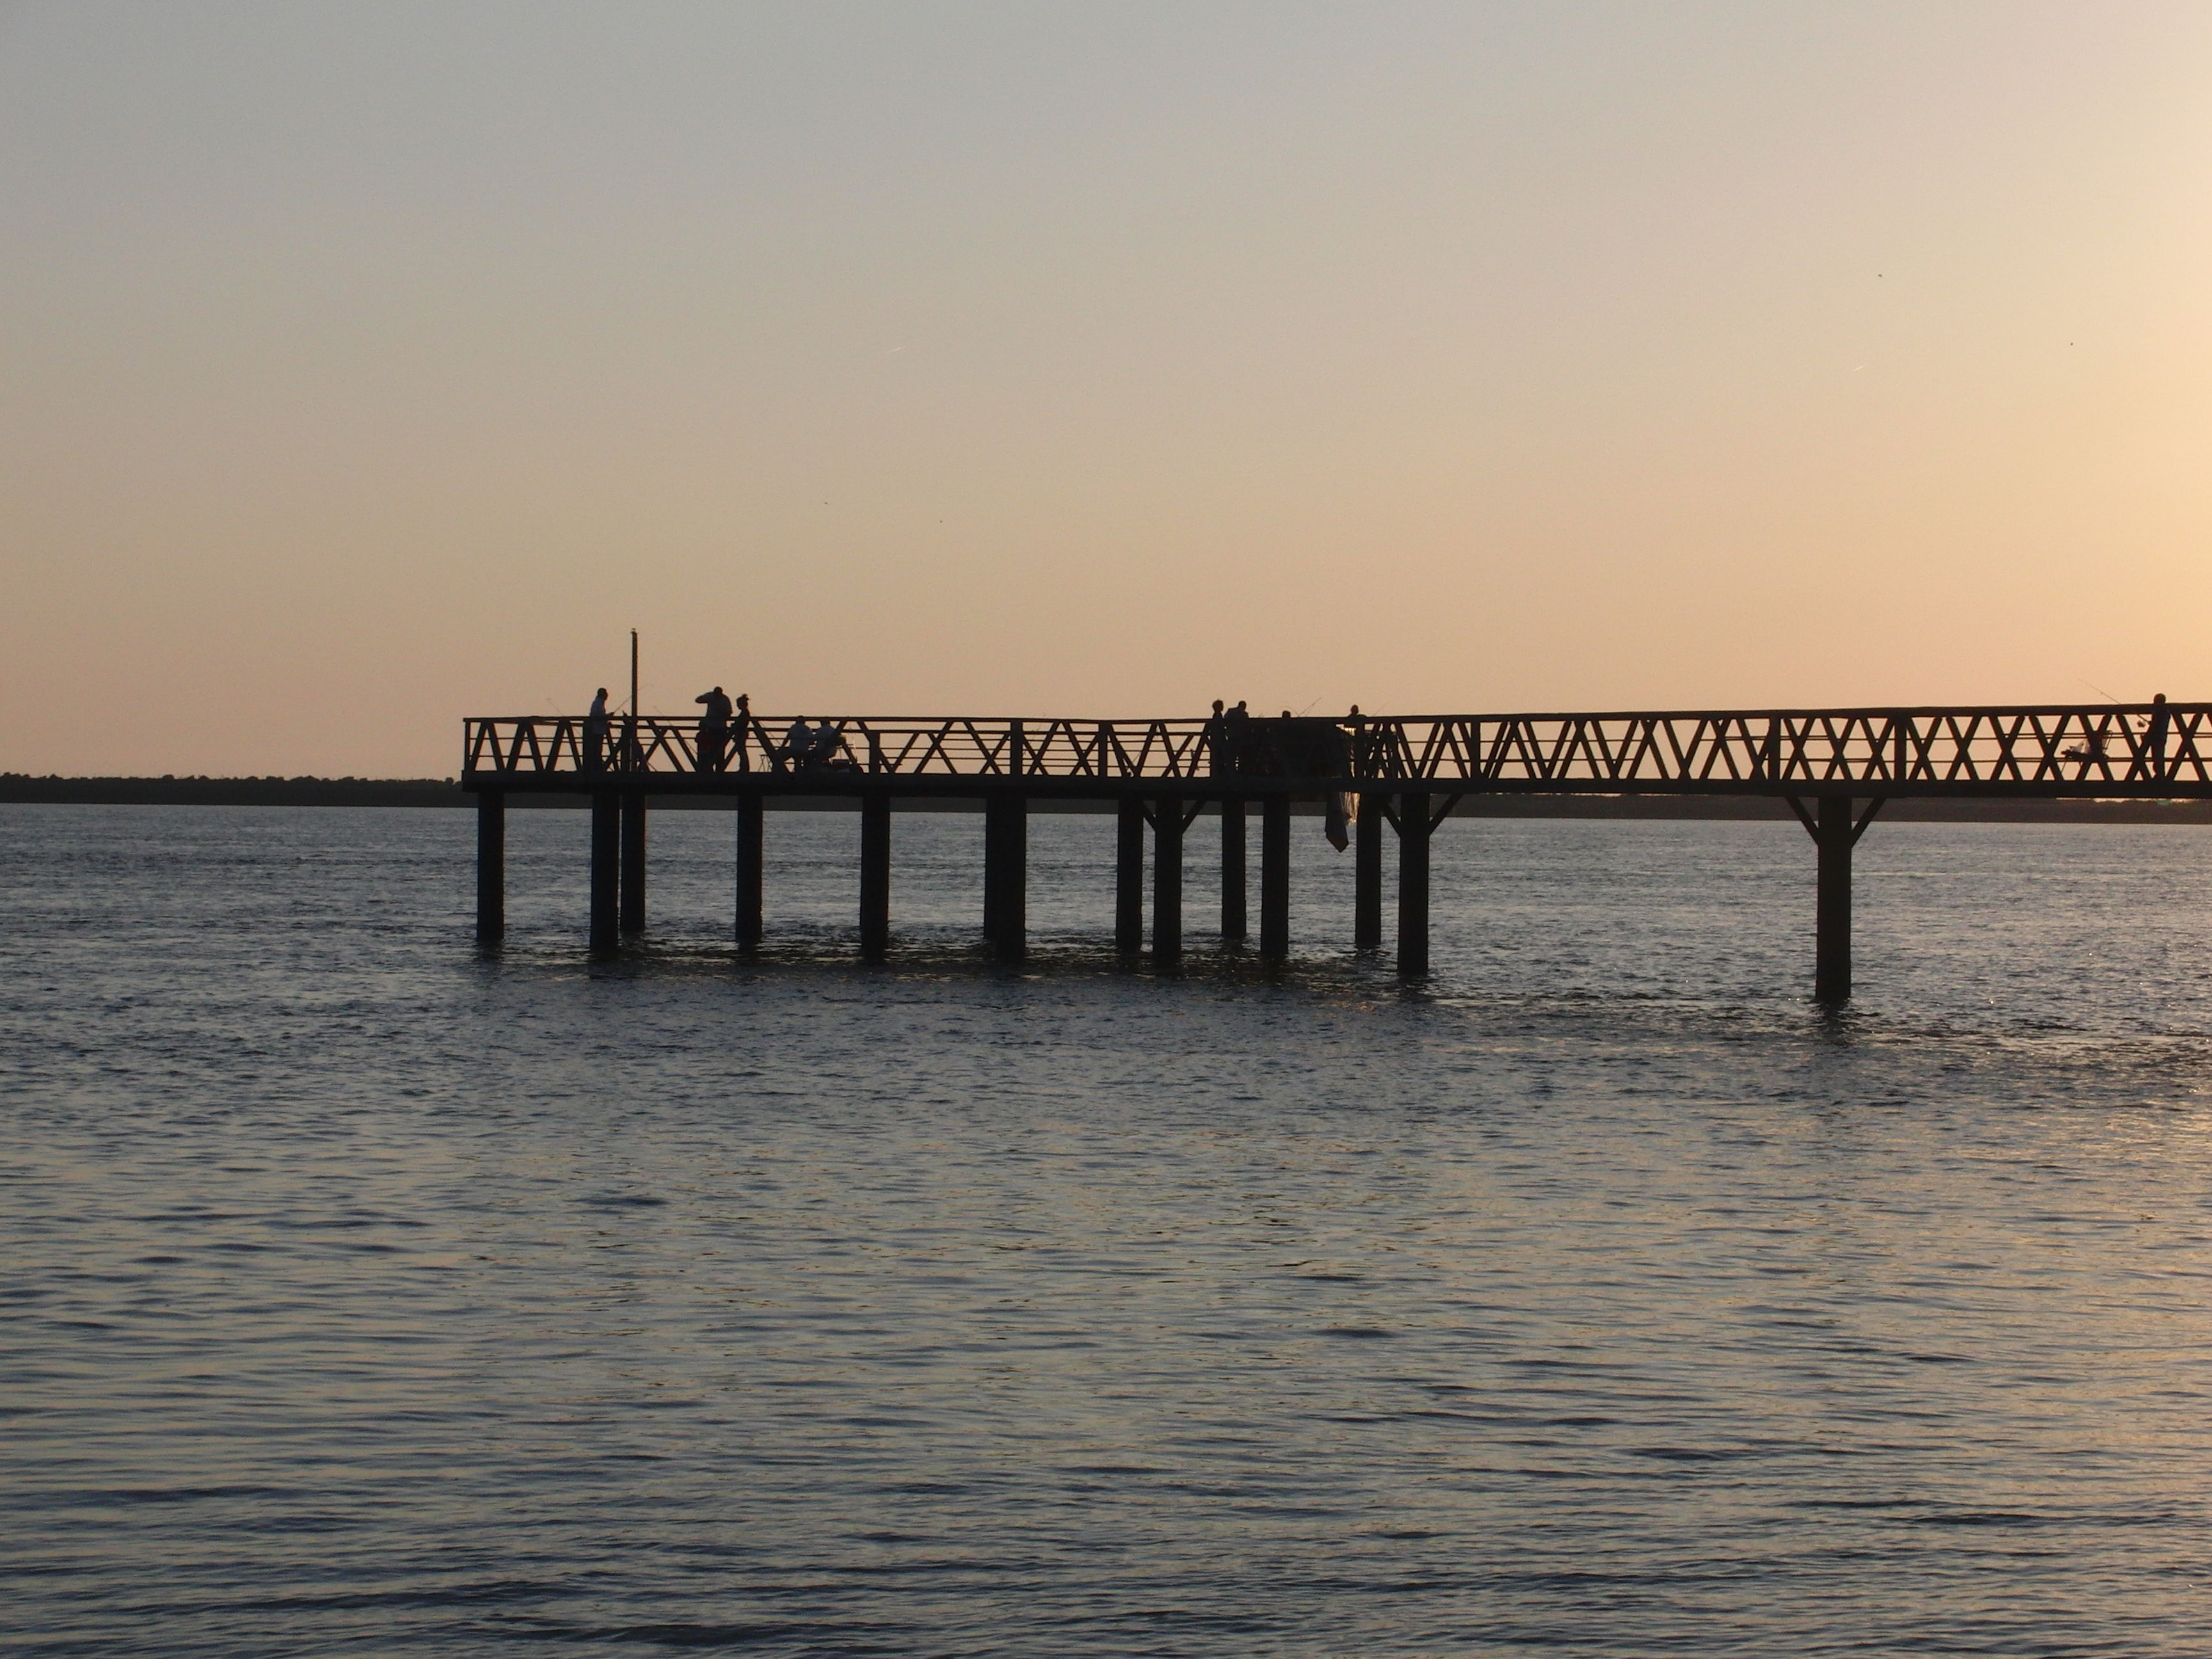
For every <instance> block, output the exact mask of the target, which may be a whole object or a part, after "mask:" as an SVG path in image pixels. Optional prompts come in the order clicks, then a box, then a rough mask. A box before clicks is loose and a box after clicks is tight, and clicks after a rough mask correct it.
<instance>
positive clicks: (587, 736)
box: [584, 685, 607, 772]
mask: <svg viewBox="0 0 2212 1659" xmlns="http://www.w3.org/2000/svg"><path fill="white" fill-rule="evenodd" d="M584 769H585V770H586V772H604V771H605V770H606V769H607V688H606V687H605V686H604V685H603V686H601V687H600V688H599V694H598V695H597V696H594V697H593V698H592V710H591V713H589V714H586V715H585V716H584Z"/></svg>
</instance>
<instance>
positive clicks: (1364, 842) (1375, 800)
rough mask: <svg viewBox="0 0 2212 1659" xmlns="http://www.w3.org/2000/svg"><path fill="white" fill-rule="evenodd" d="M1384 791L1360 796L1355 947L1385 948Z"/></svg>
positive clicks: (1354, 877) (1354, 892)
mask: <svg viewBox="0 0 2212 1659" xmlns="http://www.w3.org/2000/svg"><path fill="white" fill-rule="evenodd" d="M1383 799H1384V798H1383V796H1381V795H1362V796H1361V797H1360V798H1359V822H1358V823H1357V824H1355V825H1354V826H1353V827H1352V949H1353V950H1355V951H1379V950H1381V949H1382V948H1383Z"/></svg>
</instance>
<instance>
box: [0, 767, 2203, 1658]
mask: <svg viewBox="0 0 2212 1659" xmlns="http://www.w3.org/2000/svg"><path fill="white" fill-rule="evenodd" d="M768 828H769V868H768V893H769V915H768V920H769V932H770V942H769V947H768V949H767V950H766V951H764V952H763V955H762V956H761V957H759V958H758V959H757V960H752V961H746V960H741V959H740V958H738V956H737V955H736V954H735V952H734V951H732V948H731V946H730V944H729V933H730V921H731V909H732V819H731V817H729V816H728V815H727V814H724V813H708V812H683V813H679V812H667V813H663V814H659V815H657V816H656V817H655V818H654V819H653V828H652V834H653V889H652V894H651V904H652V931H651V933H650V934H649V936H648V938H647V940H646V942H645V943H644V944H643V945H642V946H641V948H640V949H639V950H638V951H636V952H635V954H634V955H632V956H631V957H629V959H627V960H624V961H623V962H621V963H611V964H606V965H593V964H591V963H587V962H586V959H585V957H584V954H583V951H582V948H581V945H582V940H581V936H580V935H581V923H582V921H583V916H584V903H585V879H584V878H585V858H586V840H587V833H586V820H585V818H584V817H583V815H581V814H578V813H573V812H562V811H535V812H532V811H517V812H514V813H512V814H510V817H509V840H510V856H509V869H508V880H509V887H510V895H511V896H510V901H509V914H510V917H511V923H512V933H511V935H510V938H509V939H508V941H507V946H506V948H505V949H504V950H503V951H499V952H497V953H493V954H486V953H483V952H480V951H478V950H477V948H476V947H475V946H474V945H472V943H471V939H470V925H471V919H472V918H471V907H472V885H471V884H472V875H471V859H472V854H473V847H474V823H473V820H472V819H471V817H470V816H469V815H468V814H466V813H465V812H452V811H370V810H356V811H313V810H281V809H279V810H254V809H183V808H123V807H118V808H91V807H8V808H0V837H4V847H5V850H6V857H5V860H4V862H0V890H4V894H5V898H4V902H0V1125H4V1134H5V1141H4V1158H0V1173H4V1179H5V1186H4V1190H0V1298H4V1300H0V1412H4V1418H0V1649H4V1650H6V1651H9V1652H14V1653H22V1654H26V1655H31V1654H38V1655H52V1654H87V1655H90V1654H100V1655H109V1654H161V1655H241V1656H246V1655H250V1656H272V1659H274V1656H301V1655H324V1654H330V1655H338V1654H347V1655H352V1654H360V1655H368V1654H404V1655H413V1654H422V1655H459V1654H534V1653H544V1654H592V1655H599V1654H607V1655H625V1656H627V1655H655V1654H669V1653H675V1652H690V1651H700V1650H706V1651H730V1652H739V1653H745V1654H758V1655H791V1656H800V1655H824V1656H826V1655H921V1656H954V1655H962V1656H966V1655H1000V1654H1004V1655H1021V1656H1060V1655H1068V1656H1074V1655H1083V1656H1092V1655H1100V1656H1103V1655H1155V1654H1157V1655H1191V1656H1213V1655H1220V1656H1246V1655H1297V1656H1353V1655H1358V1656H1369V1655H1374V1656H1396V1655H1407V1656H1410V1655H1469V1654H1472V1655H1487V1654H1517V1653H1534V1652H1547V1653H1559V1654H1570V1655H1620V1656H1630V1655H1652V1654H1672V1653H1682V1654H1689V1653H1697V1654H1701V1655H1712V1654H1722V1655H1728V1654H1742V1655H1760V1656H1765V1655H1793V1656H1794V1655H1829V1654H1838V1655H1839V1654H1852V1655H1863V1654H1891V1653H1898V1654H1907V1653H1912V1654H1917V1653H1978V1654H2053V1655H2057V1654H2064V1655H2081V1654H2116V1655H2117V1654H2125V1655H2167V1654H2171V1655H2185V1654H2187V1655H2198V1654H2202V1653H2203V1652H2204V1651H2205V1650H2206V1648H2207V1638H2206V1635H2205V1632H2207V1631H2208V1630H2212V1595H2209V1594H2208V1590H2207V1589H2206V1583H2207V1580H2208V1578H2212V1526H2208V1519H2209V1518H2212V1516H2208V1478H2212V1411H2208V1407H2212V1305H2208V1292H2209V1291H2212V1280H2208V1273H2212V1213H2208V1209H2209V1208H2212V1135H2208V1129H2209V1128H2212V1112H2208V1109H2207V1108H2208V1100H2207V1094H2206V1090H2207V1087H2208V1083H2212V836H2208V835H2207V834H2206V833H2205V832H2203V831H2202V830H2199V829H2185V828H2148V827H2071V826H2049V827H2043V826H2003V827H1999V826H1973V825H1935V824H1887V823H1881V822H1879V821H1878V822H1877V823H1875V826H1874V828H1873V829H1871V830H1870V831H1869V834H1868V836H1867V837H1866V839H1865V840H1864V841H1863V842H1862V843H1861V844H1860V849H1859V876H1858V909H1859V933H1858V940H1857V945H1858V951H1857V960H1858V972H1859V981H1860V995H1859V997H1858V1000H1857V1002H1856V1003H1855V1004H1854V1005H1853V1006H1852V1007H1851V1008H1850V1012H1846V1013H1843V1014H1831V1013H1824V1012H1821V1011H1820V1010H1819V1009H1817V1008H1816V1007H1814V1006H1811V1005H1810V1004H1808V1001H1807V1000H1805V992H1806V990H1807V987H1808V980H1809V975H1810V969H1811V939H1810V922H1811V912H1812V898H1813V891H1812V887H1813V880H1812V878H1813V868H1812V866H1813V859H1812V849H1811V846H1810V843H1809V842H1808V840H1807V838H1806V836H1804V834H1803V833H1802V830H1800V829H1798V828H1797V827H1796V825H1795V824H1794V823H1786V822H1785V823H1601V822H1541V821H1526V820H1522V821H1497V820H1492V821H1481V820H1456V821H1454V822H1451V823H1447V824H1445V825H1444V826H1443V828H1442V829H1440V830H1439V831H1438V834H1437V844H1436V876H1435V893H1436V902H1435V938H1436V946H1435V962H1436V971H1435V973H1434V974H1433V975H1431V977H1430V978H1429V979H1427V980H1426V981H1424V982H1422V983H1420V984H1419V985H1413V986H1408V985H1402V984H1401V983H1400V982H1399V981H1397V979H1396V978H1395V975H1393V973H1392V972H1391V969H1390V964H1389V958H1388V956H1387V954H1386V955H1384V956H1383V957H1380V958H1379V959H1375V960H1368V959H1364V958H1362V957H1359V956H1358V955H1356V954H1355V953H1353V952H1352V951H1351V950H1350V948H1349V943H1350V937H1351V915H1350V887H1351V880H1350V859H1349V857H1348V856H1346V857H1340V856H1339V855H1337V854H1334V853H1333V852H1331V851H1330V850H1329V848H1328V847H1327V845H1326V844H1325V843H1324V842H1322V839H1321V837H1320V835H1319V831H1318V826H1317V825H1316V824H1315V823H1312V822H1310V821H1301V822H1300V823H1299V824H1298V826H1297V843H1296V847H1295V854H1294V864H1295V910H1294V915H1293V928H1294V935H1295V939H1296V950H1297V954H1296V957H1295V959H1294V960H1293V961H1292V962H1291V963H1290V964H1289V965H1288V966H1287V967H1285V968H1283V969H1280V970H1279V971H1271V970H1269V969H1266V968H1265V967H1263V966H1261V964H1259V963H1255V961H1253V960H1252V959H1251V958H1250V957H1249V956H1245V955H1242V954H1237V953H1231V952H1225V951H1222V950H1221V949H1219V948H1218V945H1217V944H1216V942H1215V940H1214V939H1213V938H1212V927H1211V924H1212V912H1211V911H1210V910H1209V908H1208V902H1209V889H1208V886H1207V881H1208V879H1209V877H1210V872H1212V870H1213V869H1215V868H1216V867H1218V866H1216V865H1215V863H1214V860H1213V850H1214V848H1215V845H1216V843H1215V841H1214V839H1213V837H1214V836H1215V833H1216V832H1215V830H1214V829H1213V828H1212V821H1211V820H1201V821H1200V823H1199V824H1198V825H1196V826H1194V828H1193V829H1192V831H1191V839H1190V848H1189V854H1188V869H1189V876H1188V888H1187V897H1186V915H1187V917H1188V919H1189V941H1190V951H1189V954H1188V957H1187V960H1186V963H1185V965H1184V968H1183V970H1182V972H1181V973H1180V974H1179V975H1174V976H1159V975H1154V974H1152V973H1150V972H1148V971H1145V970H1142V969H1139V970H1137V971H1130V970H1128V969H1126V968H1125V967H1124V966H1123V965H1122V964H1121V963H1117V962H1116V961H1115V959H1114V957H1112V955H1111V954H1110V951H1107V950H1104V949H1102V941H1108V940H1109V939H1110V927H1111V909H1112V855H1113V854H1112V843H1113V824H1112V820H1111V819H1110V818H1105V817H1045V816H1040V817H1036V819H1034V820H1033V822H1032V828H1031V836H1030V863H1031V869H1032V872H1033V874H1032V888H1031V898H1030V921H1031V927H1032V931H1033V939H1034V946H1035V948H1034V951H1033V952H1032V955H1031V957H1030V960H1029V961H1028V962H1027V963H1025V964H1024V965H1023V966H1022V967H1020V968H1019V969H1001V968H997V967H994V966H992V965H990V964H989V963H987V962H986V961H985V960H984V958H983V957H982V954H981V949H980V945H979V942H978V940H977V938H976V924H977V921H978V919H979V914H980V908H981V867H980V866H981V819H980V818H979V817H971V816H964V815H951V814H945V815H939V814H914V815H910V816H902V817H899V818H898V819H897V820H896V869H895V876H894V895H893V896H894V917H895V922H896V930H897V934H898V943H897V946H896V951H895V954H894V957H893V959H892V960H891V962H890V963H889V964H888V965H885V966H883V967H879V968H871V967H866V966H864V965H862V964H861V963H860V962H859V961H858V957H857V950H856V945H855V927H854V921H855V916H854V911H855V897H856V889H857V859H856V852H857V842H858V821H857V819H856V818H855V817H853V816H851V815H834V814H821V815H801V814H795V813H794V814H784V813H777V814H771V815H770V816H769V820H768Z"/></svg>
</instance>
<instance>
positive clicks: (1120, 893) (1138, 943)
mask: <svg viewBox="0 0 2212 1659" xmlns="http://www.w3.org/2000/svg"><path fill="white" fill-rule="evenodd" d="M1114 948H1115V950H1116V951H1120V952H1121V954H1122V955H1123V956H1125V957H1133V956H1135V955H1136V954H1137V953H1138V952H1139V951H1141V950H1143V949H1144V948H1145V804H1144V802H1142V801H1140V800H1124V801H1122V802H1121V805H1120V806H1119V808H1118V809H1117V810H1116V811H1115V825H1114Z"/></svg>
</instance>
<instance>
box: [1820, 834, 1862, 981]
mask: <svg viewBox="0 0 2212 1659" xmlns="http://www.w3.org/2000/svg"><path fill="white" fill-rule="evenodd" d="M1815 822H1816V823H1817V824H1818V826H1819V827H1818V828H1817V829H1814V832H1813V842H1814V846H1815V847H1816V848H1818V849H1819V851H1820V873H1819V875H1818V876H1816V877H1815V878H1814V900H1813V911H1814V916H1813V996H1814V1000H1816V1001H1820V1002H1849V1001H1850V1000H1851V843H1852V842H1855V841H1856V840H1857V836H1854V835H1852V833H1851V803H1850V801H1848V800H1846V799H1844V798H1843V797H1842V796H1840V795H1824V796H1822V797H1821V798H1820V816H1819V817H1818V818H1817V819H1816V820H1815Z"/></svg>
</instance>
